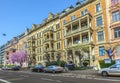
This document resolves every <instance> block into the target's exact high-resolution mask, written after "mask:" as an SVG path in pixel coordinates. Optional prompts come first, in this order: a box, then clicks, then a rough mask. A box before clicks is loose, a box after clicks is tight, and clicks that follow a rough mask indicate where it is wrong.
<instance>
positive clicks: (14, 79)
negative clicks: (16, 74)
mask: <svg viewBox="0 0 120 83" xmlns="http://www.w3.org/2000/svg"><path fill="white" fill-rule="evenodd" d="M23 79H24V78H13V79H7V80H9V81H16V80H23Z"/></svg>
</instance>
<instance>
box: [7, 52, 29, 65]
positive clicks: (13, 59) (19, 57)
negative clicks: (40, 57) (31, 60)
mask: <svg viewBox="0 0 120 83" xmlns="http://www.w3.org/2000/svg"><path fill="white" fill-rule="evenodd" d="M27 60H28V59H27V54H26V52H25V51H17V52H15V53H12V54H10V56H9V61H10V63H13V64H14V63H19V64H20V65H21V64H22V63H23V62H27Z"/></svg>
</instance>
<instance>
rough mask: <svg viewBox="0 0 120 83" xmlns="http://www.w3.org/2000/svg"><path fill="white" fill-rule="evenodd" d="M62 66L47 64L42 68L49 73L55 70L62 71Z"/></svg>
mask: <svg viewBox="0 0 120 83" xmlns="http://www.w3.org/2000/svg"><path fill="white" fill-rule="evenodd" d="M63 70H64V69H63V67H60V66H48V67H47V68H45V69H44V72H51V73H57V72H63Z"/></svg>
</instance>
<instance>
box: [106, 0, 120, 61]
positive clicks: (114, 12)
mask: <svg viewBox="0 0 120 83" xmlns="http://www.w3.org/2000/svg"><path fill="white" fill-rule="evenodd" d="M106 1H107V2H106V3H107V9H108V10H107V14H108V16H107V17H108V20H107V22H108V28H109V30H108V31H109V42H110V44H109V47H111V48H112V50H113V57H112V58H113V59H120V0H106Z"/></svg>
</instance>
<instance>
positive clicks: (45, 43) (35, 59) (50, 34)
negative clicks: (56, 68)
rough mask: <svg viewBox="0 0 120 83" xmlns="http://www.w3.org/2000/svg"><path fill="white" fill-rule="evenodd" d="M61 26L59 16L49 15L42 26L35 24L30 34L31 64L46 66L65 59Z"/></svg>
mask: <svg viewBox="0 0 120 83" xmlns="http://www.w3.org/2000/svg"><path fill="white" fill-rule="evenodd" d="M61 34H62V32H61V25H60V19H59V16H58V14H56V15H54V14H52V13H49V14H48V17H47V18H46V19H44V20H43V22H42V23H41V24H33V25H32V29H31V30H29V32H28V37H27V52H28V55H29V56H30V63H31V64H33V65H34V64H45V63H46V62H49V61H55V60H57V59H63V58H64V56H63V53H62V37H61Z"/></svg>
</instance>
